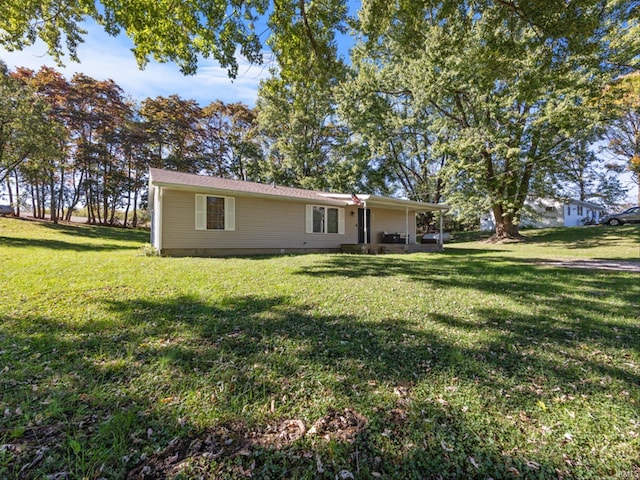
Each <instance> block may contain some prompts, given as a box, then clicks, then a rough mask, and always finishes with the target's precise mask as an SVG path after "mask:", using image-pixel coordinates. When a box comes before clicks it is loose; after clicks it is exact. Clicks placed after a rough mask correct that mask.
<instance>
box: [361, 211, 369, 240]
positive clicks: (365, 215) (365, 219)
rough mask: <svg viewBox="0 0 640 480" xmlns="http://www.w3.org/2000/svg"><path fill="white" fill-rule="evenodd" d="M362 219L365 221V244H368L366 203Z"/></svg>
mask: <svg viewBox="0 0 640 480" xmlns="http://www.w3.org/2000/svg"><path fill="white" fill-rule="evenodd" d="M362 218H363V219H364V244H365V245H366V244H367V237H368V232H367V202H366V201H365V202H364V214H363V215H362Z"/></svg>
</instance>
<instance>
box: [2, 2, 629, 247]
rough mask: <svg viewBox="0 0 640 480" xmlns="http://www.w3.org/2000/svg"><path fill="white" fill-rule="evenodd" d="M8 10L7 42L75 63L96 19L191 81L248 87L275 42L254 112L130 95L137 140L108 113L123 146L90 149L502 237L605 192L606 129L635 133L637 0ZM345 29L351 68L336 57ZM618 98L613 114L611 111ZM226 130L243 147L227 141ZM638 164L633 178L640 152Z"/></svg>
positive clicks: (35, 6)
mask: <svg viewBox="0 0 640 480" xmlns="http://www.w3.org/2000/svg"><path fill="white" fill-rule="evenodd" d="M2 8H3V15H2V17H1V18H0V45H2V46H4V47H5V48H9V49H19V48H23V47H24V46H25V45H29V44H32V43H34V42H35V41H36V40H38V39H40V40H42V41H44V42H45V43H46V44H47V45H48V47H49V49H50V53H51V54H52V55H53V56H55V57H56V58H57V59H59V60H60V59H62V57H63V56H64V55H65V54H69V55H70V56H71V57H72V58H74V59H75V58H77V51H76V48H77V46H78V45H79V43H80V42H81V41H82V39H83V36H84V35H86V32H85V31H84V30H83V28H84V26H83V25H84V23H83V22H84V21H85V20H86V19H93V20H94V21H95V22H97V23H98V24H100V25H102V26H103V27H104V29H105V30H106V31H107V32H108V33H110V34H114V35H115V34H117V33H119V32H124V33H125V34H126V35H128V36H129V37H130V38H131V39H132V41H133V44H134V54H135V56H136V58H137V60H138V62H139V64H140V65H141V66H144V65H145V64H146V62H148V61H149V60H150V59H155V60H158V61H172V62H175V63H177V64H178V65H179V66H180V68H181V69H182V71H183V72H184V73H185V74H193V73H194V72H195V71H196V69H197V65H198V61H199V60H200V59H201V58H209V57H211V58H214V59H216V60H217V61H218V62H219V63H220V65H221V66H223V67H225V68H227V69H228V72H229V75H230V76H232V77H233V76H234V75H236V73H237V65H238V57H239V56H243V57H245V58H247V59H248V60H249V61H250V62H261V61H262V53H263V51H264V49H265V47H266V46H268V47H269V48H270V49H271V52H272V53H273V56H274V58H275V65H274V67H273V68H272V69H271V73H272V78H270V79H269V80H267V81H265V82H263V84H262V86H261V89H260V92H259V100H258V108H257V110H256V111H255V112H243V109H242V108H240V109H230V108H227V107H226V106H216V105H215V102H214V104H212V105H211V106H210V107H208V108H207V109H205V110H202V109H201V108H200V107H199V106H197V105H194V104H192V103H190V101H188V100H183V99H180V98H179V97H177V96H170V97H168V98H157V99H147V100H145V102H144V104H143V105H142V108H141V109H140V110H139V111H137V110H136V109H133V110H131V109H130V108H129V106H127V105H126V102H125V101H124V99H118V98H117V96H118V95H120V93H118V92H117V91H113V92H112V93H113V94H114V95H115V96H112V97H111V100H113V101H115V100H117V101H116V102H115V103H112V104H111V106H113V107H114V108H115V105H116V104H117V103H118V102H120V103H122V107H118V108H116V111H117V112H119V114H120V113H122V117H121V118H120V117H118V121H117V122H116V123H117V124H118V125H120V124H122V125H123V126H124V125H129V126H130V127H131V126H132V125H133V126H134V127H131V128H133V130H132V131H133V132H136V133H135V134H132V135H133V136H132V137H127V138H129V139H130V140H131V141H130V142H121V140H122V139H123V138H125V136H126V135H125V133H126V132H129V131H130V130H129V129H128V128H129V127H127V128H124V127H123V128H120V127H117V128H116V127H114V128H113V129H112V130H114V132H115V133H114V132H111V131H109V132H106V131H105V133H104V134H103V133H102V130H101V128H102V126H104V125H105V124H106V123H104V122H106V120H105V119H97V120H96V121H98V122H103V123H98V124H96V128H93V129H91V130H90V132H91V134H92V136H91V139H92V141H95V139H97V138H98V136H100V139H101V140H100V142H106V144H107V145H112V146H115V145H116V143H117V145H118V147H117V148H115V147H113V148H111V147H107V149H106V150H102V151H97V150H95V145H93V146H92V148H93V150H86V148H87V145H92V142H88V143H87V142H85V143H77V142H76V143H75V144H74V147H73V151H74V152H76V154H77V155H80V154H84V155H89V157H90V158H98V157H100V156H101V155H104V154H105V152H107V153H113V152H115V151H116V150H118V149H121V148H122V151H121V152H120V153H119V155H120V154H123V153H122V152H128V153H126V155H129V156H130V157H131V158H133V157H134V156H136V155H138V156H141V157H144V158H146V161H148V162H152V163H153V162H155V164H166V165H168V166H170V167H171V168H176V169H181V170H186V171H210V172H222V173H220V174H225V175H233V176H241V177H243V178H245V177H246V176H247V175H249V176H252V177H254V178H258V179H262V180H265V179H267V178H269V179H271V180H277V181H281V182H283V183H288V184H292V185H299V186H305V187H310V188H322V189H331V188H334V189H335V188H340V189H347V188H349V187H350V186H352V187H353V186H361V187H365V188H368V189H369V190H370V191H375V190H378V191H381V190H386V191H389V192H403V193H404V194H405V195H407V196H409V197H411V198H414V199H422V200H428V201H439V200H443V199H446V201H447V202H449V203H451V204H454V206H455V207H456V211H457V212H458V213H459V214H462V215H464V212H465V211H467V212H471V213H472V214H474V215H477V214H478V211H479V210H482V209H484V208H487V209H490V210H492V211H493V213H494V216H495V218H496V223H497V234H498V236H517V235H518V221H519V216H520V211H521V209H522V207H523V204H524V199H525V197H526V196H527V195H530V194H532V193H539V192H544V191H545V188H547V189H548V187H549V185H551V184H552V182H553V181H554V179H555V180H557V179H559V178H565V179H568V178H572V179H574V180H572V181H575V182H577V184H578V190H577V191H579V192H580V196H584V195H586V194H587V193H586V192H587V191H592V190H593V189H594V188H596V187H594V185H596V184H593V183H592V184H590V185H591V186H590V187H589V188H587V184H586V183H585V182H586V178H587V176H589V175H590V176H591V177H590V178H593V175H592V173H589V174H587V172H592V166H593V162H594V161H595V160H594V158H595V157H594V156H593V155H592V154H590V153H589V152H590V151H589V148H588V145H589V144H590V143H593V142H594V141H596V140H597V135H598V134H600V132H602V130H601V127H603V126H604V125H607V126H608V128H609V130H608V131H609V134H610V135H614V134H616V132H618V133H619V132H621V130H620V127H621V125H622V124H621V123H620V121H618V123H615V122H613V121H611V115H610V114H611V112H614V111H615V112H618V114H617V115H618V116H617V118H618V119H619V120H621V119H622V118H623V116H621V115H623V114H622V113H621V112H622V110H621V109H620V107H621V105H620V102H621V101H626V100H625V99H628V98H630V97H629V95H630V94H631V93H633V89H631V87H630V86H629V85H631V83H630V82H629V81H619V79H620V78H635V77H629V76H628V75H629V74H630V73H631V72H634V71H636V70H638V69H640V3H639V2H635V1H633V2H629V1H626V0H571V1H565V0H552V1H548V2H539V1H537V0H438V1H436V0H423V1H420V2H416V1H414V0H398V1H395V2H388V1H386V0H363V1H362V3H361V6H360V10H359V12H358V17H357V18H350V17H349V16H348V10H347V7H346V5H345V3H344V2H342V1H340V0H327V1H323V2H318V1H314V0H285V1H275V0H274V1H271V0H246V1H240V2H238V1H235V0H231V1H229V0H210V1H204V0H193V1H188V2H173V1H170V0H143V1H135V2H133V1H130V0H103V1H101V2H96V1H93V0H42V1H39V2H27V4H26V5H25V4H24V2H21V1H18V0H4V1H3V2H2ZM347 32H348V33H349V34H350V35H352V38H353V39H355V46H354V48H353V51H352V56H351V59H350V62H346V61H344V59H342V58H340V57H339V55H338V48H337V46H338V44H337V35H338V34H345V33H347ZM625 75H627V77H624V76H625ZM80 80H81V79H80V78H79V79H78V81H80ZM616 82H617V83H616ZM89 83H91V82H89ZM608 85H609V86H610V87H607V86H608ZM611 85H613V86H611ZM100 86H102V84H101V85H100ZM79 87H80V85H77V86H76V87H74V88H76V90H77V88H79ZM623 87H624V88H623ZM607 88H609V90H608V91H609V95H611V94H612V92H613V95H614V96H615V95H618V97H616V100H615V101H609V102H608V105H614V106H615V105H617V106H616V107H615V108H603V105H605V104H606V103H607V102H603V101H602V92H603V91H607ZM623 92H627V93H629V92H631V93H629V95H628V94H627V93H623ZM70 98H72V97H70ZM617 100H620V101H617ZM627 107H628V105H627ZM110 108H111V107H110ZM633 108H635V107H633ZM627 110H628V109H627ZM636 110H637V109H636ZM80 111H81V109H80V110H79V112H80ZM634 111H635V110H634ZM632 113H633V112H632ZM56 115H57V114H55V108H54V109H53V110H52V114H51V118H57V117H56ZM222 118H225V119H229V122H227V120H225V121H223V122H222V123H220V122H221V120H220V119H222ZM624 118H627V117H624ZM248 119H250V121H249V120H248ZM62 121H63V123H64V124H65V125H67V127H68V128H69V127H72V126H73V122H72V121H71V120H70V119H62ZM607 121H608V122H609V123H606V122H607ZM65 122H66V123H65ZM223 124H224V128H223V127H222V125H223ZM236 128H240V130H238V131H236V130H235V129H236ZM616 128H617V129H618V130H616ZM232 131H233V132H235V133H231V132H232ZM221 132H224V135H227V136H229V138H233V142H232V143H233V145H231V143H229V144H228V145H225V146H224V148H223V147H221V146H220V138H221V137H220V134H221ZM249 132H251V133H249ZM86 133H87V132H86V131H83V132H80V131H78V133H77V134H76V137H74V138H76V139H77V138H83V135H85V134H86ZM106 133H109V135H114V136H105V135H106ZM140 135H143V138H145V141H147V143H146V144H145V145H142V144H141V143H140V138H141V137H140ZM619 136H620V135H618V137H619ZM609 138H610V140H611V138H612V137H609ZM110 142H111V143H110ZM113 142H115V143H113ZM118 142H120V143H118ZM629 145H630V143H629V142H626V143H625V144H624V145H623V144H622V143H621V142H620V141H619V140H615V141H610V146H611V147H612V148H613V147H614V146H615V147H616V148H618V150H620V148H622V147H623V146H624V147H628V146H629ZM64 148H68V146H67V147H64ZM64 148H63V147H61V151H64ZM101 148H103V147H101ZM221 148H222V150H220V149H221ZM214 150H215V151H214ZM118 151H119V150H118ZM123 155H124V154H123ZM618 155H620V153H619V152H618ZM624 155H627V154H626V153H625V154H624ZM89 157H87V158H89ZM627 157H628V158H629V160H628V164H629V165H630V168H632V169H633V168H634V166H635V165H636V164H637V158H638V156H637V154H636V153H634V154H633V155H630V156H629V155H627ZM256 159H260V160H256ZM263 160H264V162H263ZM256 161H258V163H256ZM87 178H88V177H87ZM601 180H602V182H600V184H601V185H605V186H606V187H607V188H613V189H614V190H615V189H616V188H617V187H616V185H615V182H609V179H608V178H604V177H603V178H602V179H601ZM603 182H604V183H603ZM607 182H608V183H607ZM98 184H99V182H98ZM50 188H51V187H50ZM603 188H604V187H603ZM613 193H615V192H613ZM607 195H608V196H609V198H613V197H612V196H611V195H609V194H607ZM612 195H613V194H612ZM614 196H615V195H614ZM103 203H104V202H103ZM103 210H104V209H103Z"/></svg>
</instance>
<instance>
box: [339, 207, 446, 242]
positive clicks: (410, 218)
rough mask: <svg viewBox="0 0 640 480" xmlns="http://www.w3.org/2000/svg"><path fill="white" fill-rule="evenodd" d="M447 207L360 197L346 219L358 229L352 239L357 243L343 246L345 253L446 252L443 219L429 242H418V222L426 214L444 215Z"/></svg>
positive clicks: (348, 211) (349, 210)
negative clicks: (422, 214) (436, 213)
mask: <svg viewBox="0 0 640 480" xmlns="http://www.w3.org/2000/svg"><path fill="white" fill-rule="evenodd" d="M448 208H449V207H448V206H446V205H440V204H431V203H425V202H416V201H412V200H403V199H395V198H386V197H377V196H374V195H361V196H355V195H353V196H352V197H351V202H350V204H349V207H347V216H348V218H351V219H353V220H354V221H355V224H352V228H355V229H357V234H355V233H356V232H354V235H352V238H354V239H356V238H357V243H344V244H342V245H341V250H342V251H343V252H346V253H370V254H381V253H416V252H439V251H442V250H443V249H444V239H445V235H444V232H443V217H442V215H440V219H439V231H438V233H436V234H433V235H431V238H430V239H429V240H427V241H419V240H422V239H421V238H420V239H419V238H418V236H419V235H418V234H417V225H416V223H417V222H416V219H417V216H418V214H421V213H426V212H440V213H442V212H445V211H446V210H448Z"/></svg>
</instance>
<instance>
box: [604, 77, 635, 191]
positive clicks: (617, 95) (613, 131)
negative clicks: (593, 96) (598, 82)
mask: <svg viewBox="0 0 640 480" xmlns="http://www.w3.org/2000/svg"><path fill="white" fill-rule="evenodd" d="M604 105H605V107H606V109H607V111H608V112H610V113H609V115H608V118H607V120H608V121H607V122H606V130H605V132H606V133H605V138H606V139H607V141H608V144H607V149H608V150H609V152H610V153H611V154H613V155H614V156H615V157H617V158H618V159H620V160H622V162H623V163H624V164H625V165H626V167H627V169H628V170H629V171H630V172H631V173H632V175H633V180H634V182H635V183H636V184H637V185H638V187H639V190H638V203H640V72H634V73H633V74H629V75H625V76H623V77H621V78H619V79H617V81H616V82H614V83H613V84H612V85H610V86H609V87H608V88H607V89H606V90H605V95H604Z"/></svg>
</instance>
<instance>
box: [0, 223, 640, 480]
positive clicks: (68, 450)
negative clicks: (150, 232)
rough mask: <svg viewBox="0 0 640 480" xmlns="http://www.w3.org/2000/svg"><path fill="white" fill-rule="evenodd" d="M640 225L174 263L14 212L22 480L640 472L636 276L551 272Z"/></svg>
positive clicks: (2, 400)
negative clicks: (381, 249) (408, 247)
mask: <svg viewBox="0 0 640 480" xmlns="http://www.w3.org/2000/svg"><path fill="white" fill-rule="evenodd" d="M638 233H639V232H638V227H636V226H623V227H620V228H616V229H613V228H606V227H590V228H589V227H585V228H574V229H555V230H541V231H532V232H528V236H529V241H528V242H527V243H524V244H501V245H488V244H486V243H475V242H471V243H462V242H457V243H455V244H453V245H451V246H449V247H447V249H446V250H445V252H443V253H438V254H416V255H405V256H401V255H387V256H357V255H303V256H281V257H254V258H227V259H202V258H182V259H171V258H158V257H146V256H141V255H140V254H139V251H140V247H141V246H142V245H143V244H144V242H146V241H147V238H146V234H143V233H140V232H135V231H128V230H123V229H113V228H105V227H94V226H63V225H58V226H56V225H52V224H47V223H36V222H26V221H22V220H18V219H3V218H0V256H2V258H3V261H4V268H3V269H1V270H0V283H2V285H3V288H2V290H0V318H2V322H1V323H0V359H1V360H0V361H1V362H2V366H3V367H2V376H1V377H0V392H1V395H0V411H2V412H3V415H2V416H1V417H0V432H3V433H2V439H1V442H0V443H2V445H4V446H5V447H4V448H3V449H2V450H0V476H1V477H7V478H15V477H21V478H43V477H46V476H48V475H51V476H56V475H60V476H62V472H67V473H68V474H69V475H73V476H77V477H88V478H93V477H105V478H123V477H125V476H126V475H127V474H128V473H132V475H133V476H136V475H137V476H140V472H141V471H142V469H143V468H145V467H146V470H145V472H147V476H155V477H157V478H167V477H172V476H173V477H178V478H180V477H179V476H180V475H182V478H192V477H195V476H205V477H210V478H245V477H246V476H247V475H248V474H251V475H253V477H255V478H267V477H270V478H274V477H278V478H282V477H286V478H327V479H335V477H336V475H337V474H338V473H339V472H340V471H342V470H347V471H350V472H352V473H353V475H354V476H356V475H358V476H360V477H362V478H374V477H376V478H377V477H378V475H380V476H382V477H389V478H425V477H437V476H438V475H441V476H442V477H445V478H453V477H456V476H457V477H459V476H465V477H472V478H479V477H481V478H485V477H492V478H496V479H508V478H514V477H515V476H520V477H532V478H543V479H551V478H558V476H563V477H564V478H598V477H599V478H614V479H615V478H619V479H624V478H633V477H634V476H637V472H638V468H639V465H638V458H637V451H638V449H639V448H640V437H639V436H638V415H637V412H638V402H640V397H638V394H637V378H638V373H639V370H638V369H639V368H640V351H639V350H638V345H637V337H638V334H639V332H638V325H637V318H636V313H635V312H636V311H637V299H638V295H640V291H639V290H638V285H637V282H634V281H633V280H634V279H635V275H636V274H633V273H625V272H616V271H604V270H603V271H600V270H593V271H589V270H579V269H577V270H573V269H566V268H559V267H557V266H553V265H549V264H547V263H548V261H549V260H554V259H555V260H567V259H571V258H584V259H601V258H607V259H637V250H638V238H640V237H638ZM532 259H540V261H539V262H534V261H532ZM16 272H19V274H16ZM345 409H347V410H345ZM349 412H357V413H358V414H359V415H361V416H362V417H364V418H366V420H367V421H366V423H365V424H364V425H361V426H360V427H358V428H355V425H356V423H349V422H351V421H353V420H355V419H356V418H357V417H355V416H354V414H353V413H351V414H349ZM341 417H342V419H343V420H340V418H341ZM290 419H293V420H296V421H298V420H299V421H301V422H303V423H304V424H305V425H306V426H307V430H311V429H310V428H309V427H310V426H311V425H313V424H314V423H316V422H317V421H318V420H324V423H322V422H320V423H317V426H316V430H317V431H319V432H320V433H317V434H314V433H312V432H310V431H307V433H306V434H305V435H304V436H302V437H300V438H297V439H296V438H291V433H292V431H291V430H290V429H289V430H287V429H281V427H280V426H281V425H283V422H285V421H286V420H290ZM331 421H332V422H333V423H332V422H331ZM341 422H342V423H341ZM287 425H291V424H287ZM323 425H324V426H323ZM323 429H324V430H323ZM350 429H351V430H350ZM350 432H351V433H350ZM325 435H326V437H327V439H325V438H324V436H325ZM44 448H47V449H48V450H47V451H46V455H42V456H41V457H39V456H38V452H41V451H43V450H42V449H44ZM205 454H206V455H205Z"/></svg>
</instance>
